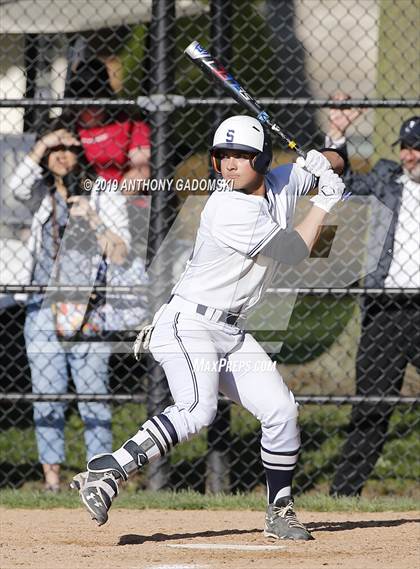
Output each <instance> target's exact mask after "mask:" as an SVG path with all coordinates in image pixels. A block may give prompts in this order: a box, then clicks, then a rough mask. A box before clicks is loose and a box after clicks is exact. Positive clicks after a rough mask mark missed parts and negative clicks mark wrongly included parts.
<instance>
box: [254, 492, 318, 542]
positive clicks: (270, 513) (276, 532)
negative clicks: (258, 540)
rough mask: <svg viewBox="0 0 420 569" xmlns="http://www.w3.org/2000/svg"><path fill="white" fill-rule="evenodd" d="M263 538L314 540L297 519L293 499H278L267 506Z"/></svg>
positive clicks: (287, 497)
mask: <svg viewBox="0 0 420 569" xmlns="http://www.w3.org/2000/svg"><path fill="white" fill-rule="evenodd" d="M264 535H265V537H274V538H275V539H296V540H297V539H302V540H306V541H308V540H310V539H314V538H313V537H312V535H311V534H310V533H309V531H308V530H307V529H306V528H305V526H304V525H303V524H302V523H301V522H300V521H299V520H298V519H297V516H296V513H295V510H294V508H293V498H292V497H291V496H286V497H285V498H280V499H279V500H277V502H276V503H275V504H269V505H268V507H267V513H266V515H265V529H264Z"/></svg>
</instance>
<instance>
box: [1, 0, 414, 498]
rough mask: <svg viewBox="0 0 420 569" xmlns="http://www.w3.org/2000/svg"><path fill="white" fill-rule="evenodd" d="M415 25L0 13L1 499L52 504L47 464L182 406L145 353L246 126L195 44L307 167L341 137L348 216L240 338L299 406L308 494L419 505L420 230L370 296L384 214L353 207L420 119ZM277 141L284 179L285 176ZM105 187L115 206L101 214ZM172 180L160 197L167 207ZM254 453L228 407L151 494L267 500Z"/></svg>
mask: <svg viewBox="0 0 420 569" xmlns="http://www.w3.org/2000/svg"><path fill="white" fill-rule="evenodd" d="M418 10H419V5H418V2H417V1H416V0H401V1H399V2H394V1H391V0H266V1H256V2H254V1H251V0H246V1H241V2H239V1H237V0H232V1H228V0H209V1H204V0H203V1H200V0H176V1H173V2H171V1H169V0H160V1H159V0H157V1H154V2H152V1H148V0H140V1H139V0H135V1H134V0H117V1H115V0H113V1H111V0H95V1H91V0H85V1H83V2H81V1H78V0H68V1H67V2H60V1H57V0H34V1H33V2H26V1H24V0H16V1H15V2H7V1H1V2H0V28H1V36H0V54H1V58H0V59H1V63H0V153H1V163H0V240H1V241H0V243H1V258H0V287H1V293H2V294H1V295H0V319H1V332H0V334H1V341H0V362H1V366H0V368H1V378H2V380H1V382H0V390H1V391H0V406H1V421H0V449H1V457H0V485H1V486H12V487H20V486H22V485H23V484H24V483H26V484H28V483H34V484H37V483H39V482H38V481H39V480H41V478H42V470H41V467H40V463H62V476H63V478H65V479H70V478H71V476H72V475H73V474H74V472H76V471H79V470H81V469H84V464H85V459H86V452H87V453H88V454H93V453H95V452H101V451H107V450H109V448H110V444H111V431H112V438H113V446H114V448H116V447H117V446H119V445H120V444H121V443H122V442H124V440H126V438H127V437H128V436H131V435H132V434H133V433H134V432H135V431H136V430H137V429H138V428H139V426H140V425H141V423H142V422H143V421H144V420H145V419H146V417H147V416H148V415H149V414H150V413H155V412H156V411H159V410H161V409H163V407H164V406H166V405H168V404H170V403H171V399H170V394H169V392H168V390H167V386H166V382H165V378H164V375H163V372H162V371H161V369H160V368H159V367H157V366H156V364H155V363H154V361H153V358H152V357H151V356H150V355H148V354H146V355H145V356H144V357H143V358H142V360H141V361H140V362H139V363H137V362H136V361H135V360H134V358H133V356H132V355H131V347H132V343H133V341H134V339H135V336H136V333H137V331H138V330H139V329H140V328H141V326H142V325H143V324H144V323H145V322H148V321H149V320H150V318H151V316H152V315H153V313H154V312H155V310H156V309H157V308H158V307H159V306H160V305H161V304H162V302H164V301H165V299H166V298H167V296H168V295H169V293H170V290H171V286H172V285H173V284H174V282H176V280H177V278H178V277H179V275H180V274H181V272H182V270H183V268H184V265H185V262H186V260H187V259H188V257H189V255H190V252H191V250H192V246H193V243H194V237H195V232H196V229H197V227H198V222H199V215H200V211H201V209H202V208H203V206H204V203H205V200H206V197H207V192H206V191H205V190H204V188H205V187H207V186H206V180H207V179H208V176H209V175H210V176H213V177H214V173H213V172H211V171H210V163H209V157H208V148H209V146H210V144H211V140H212V133H213V131H214V129H215V125H217V124H218V123H219V122H220V121H221V120H222V119H223V118H225V117H227V116H229V114H232V113H244V110H243V109H241V108H240V107H239V106H238V105H237V104H236V103H235V102H234V101H233V99H231V98H229V97H228V95H226V94H225V93H224V92H223V91H222V90H221V89H220V86H217V85H216V84H215V83H214V82H212V81H210V80H209V78H208V77H206V76H204V75H203V73H202V72H201V71H200V70H199V69H198V68H197V67H195V66H194V65H193V64H192V63H191V61H190V60H189V59H188V58H187V57H185V55H184V54H183V51H184V49H185V48H186V46H187V45H188V44H189V43H190V42H192V41H193V40H199V41H200V43H201V44H202V45H204V46H206V47H208V48H209V49H211V50H212V51H213V53H214V54H216V55H217V57H218V58H219V59H220V60H221V62H222V63H223V64H224V65H225V66H226V68H227V69H228V70H229V71H231V72H232V74H233V75H234V77H235V78H236V79H237V80H238V81H239V82H240V83H241V84H242V85H243V86H244V87H245V88H246V89H247V90H248V91H249V92H250V93H251V94H252V95H253V96H254V97H256V98H257V99H259V100H260V101H262V102H263V105H264V108H265V109H266V110H267V112H269V113H271V114H272V115H273V116H274V117H275V118H276V122H278V123H279V124H280V125H281V126H282V128H283V129H284V130H285V131H286V132H287V133H289V134H290V135H291V137H292V138H293V139H295V140H296V141H297V142H298V144H299V145H300V146H301V147H302V148H303V149H305V150H306V151H308V150H309V149H310V148H313V147H315V148H322V147H323V146H325V145H328V144H330V143H331V141H334V140H333V139H334V135H335V137H336V138H337V137H338V134H337V129H335V130H334V125H335V123H334V121H339V120H340V119H341V121H343V117H348V118H349V124H348V125H347V124H346V125H345V127H343V128H344V131H345V132H346V136H347V147H348V154H349V161H350V165H351V171H352V172H353V174H351V173H350V172H349V173H348V174H347V178H346V179H347V183H348V185H347V190H348V191H350V192H352V193H353V194H354V195H353V196H352V198H351V199H348V200H346V201H345V202H343V204H342V206H341V209H340V210H339V212H338V213H337V214H335V213H334V214H332V215H331V216H330V218H329V220H328V225H327V226H325V227H324V228H323V231H322V234H321V237H320V240H319V241H318V243H317V247H316V249H315V250H314V251H313V252H312V254H311V258H309V259H308V260H305V261H304V262H303V263H301V264H300V265H299V266H298V267H297V268H295V267H292V268H289V269H284V270H283V269H282V271H281V272H279V273H278V274H276V277H275V279H274V281H273V283H272V285H271V287H270V289H269V290H268V291H267V293H266V295H265V297H264V299H263V301H262V302H261V304H260V306H259V308H258V310H257V311H256V313H255V314H254V315H253V316H252V318H251V320H250V322H248V328H249V329H250V330H252V331H253V333H254V334H255V337H256V338H257V339H258V340H259V341H260V342H261V343H262V344H263V346H264V347H265V349H266V350H267V352H268V353H270V354H271V355H272V357H273V358H274V359H275V361H276V362H277V366H278V369H279V371H280V372H281V374H282V375H283V377H284V378H285V380H286V382H287V383H288V385H289V387H290V388H291V389H292V390H293V392H294V394H295V396H296V399H297V401H299V402H300V404H301V413H300V415H301V419H300V420H301V426H302V452H301V456H300V461H299V465H298V470H297V474H296V477H295V487H296V490H297V491H298V492H302V491H307V490H311V489H325V488H328V487H329V485H330V484H331V482H332V480H333V479H334V483H333V489H334V488H335V490H336V491H338V492H340V491H343V492H344V491H348V490H349V486H350V487H351V489H352V491H360V489H361V485H362V484H363V482H364V480H365V479H368V486H369V488H370V489H371V491H372V492H374V493H375V492H376V493H381V492H385V491H386V492H388V491H399V490H401V489H404V491H405V492H408V491H411V490H412V489H414V487H415V486H416V484H418V483H419V481H420V472H419V464H418V460H417V459H416V457H418V433H419V414H418V395H419V370H420V362H419V345H420V322H419V304H420V303H419V293H420V283H419V242H418V238H419V236H418V218H417V220H415V219H413V220H411V221H410V220H408V218H406V227H405V233H404V231H399V230H398V229H397V230H396V232H395V236H396V237H395V239H396V241H395V243H394V244H391V245H390V246H389V247H390V250H389V253H390V254H391V253H392V249H393V250H394V252H395V251H397V250H398V262H400V266H397V267H396V266H395V263H394V266H393V268H392V275H393V278H394V280H392V278H386V279H385V281H383V282H382V284H379V285H378V284H377V283H376V284H375V283H373V284H372V280H370V281H369V277H366V275H369V274H372V273H373V272H374V270H375V267H376V265H377V264H378V262H379V261H380V259H381V254H382V251H383V249H384V247H386V246H387V245H388V243H387V241H386V240H387V232H388V230H389V227H390V225H391V224H392V223H393V221H392V212H390V209H389V207H390V206H389V204H388V207H385V206H384V204H383V203H382V202H381V201H380V200H377V199H374V198H373V197H369V196H366V195H365V196H361V197H358V188H360V187H362V186H363V182H361V181H360V180H363V179H362V178H360V177H359V178H358V176H359V175H361V176H366V175H367V176H370V178H365V180H368V182H366V184H370V185H371V186H372V187H373V186H374V185H375V184H377V183H380V182H378V180H380V179H381V176H380V175H379V174H375V173H374V170H372V168H373V167H374V165H375V164H376V163H377V161H378V160H379V159H387V160H391V161H394V163H396V164H398V163H399V160H400V158H399V147H398V146H392V143H393V142H394V141H395V140H396V139H397V138H398V133H399V129H400V125H401V123H402V121H403V120H405V119H407V118H409V117H411V116H414V115H417V116H418V114H419V111H418V107H419V100H418V96H419V86H420V85H419V76H420V75H419V60H418V53H419V36H418V23H419V12H418ZM355 110H356V111H355ZM337 117H338V118H337ZM340 124H341V125H342V122H341V123H340ZM335 126H336V125H335ZM347 127H348V128H347ZM51 133H53V134H51ZM326 134H330V135H331V137H330V140H327V142H326V141H325V137H326ZM341 134H342V133H341ZM273 142H274V163H275V164H280V163H288V162H292V161H294V159H295V155H294V154H293V153H292V152H289V151H288V150H286V149H285V148H284V147H283V146H282V144H281V142H280V140H276V139H274V140H273ZM69 147H70V152H67V151H68V150H69ZM69 154H70V155H71V156H70V158H69ZM54 160H55V162H54ZM389 164H390V163H388V165H389ZM54 168H55V170H54ZM395 168H396V166H395ZM54 172H55V177H54ZM375 175H376V176H377V177H376V178H375ZM98 177H99V178H98ZM98 179H99V180H100V183H104V180H105V181H106V182H107V184H108V185H107V186H106V188H105V186H104V188H105V189H104V188H100V189H104V191H102V192H100V191H99V192H96V193H95V192H94V191H91V188H92V186H93V184H95V183H96V184H98ZM57 180H61V182H60V181H57ZM165 180H166V181H167V180H172V181H173V185H172V187H171V188H170V191H157V189H158V188H159V183H164V182H165ZM203 180H204V182H202V181H203ZM200 181H201V186H200V183H199V182H200ZM123 182H124V184H125V185H124V187H123ZM60 183H61V186H60ZM194 184H196V185H194ZM358 184H359V185H358ZM366 184H365V185H366ZM63 187H64V190H63ZM155 190H156V191H155ZM66 191H67V192H68V193H67V196H68V195H69V194H71V195H72V196H73V197H74V200H75V202H76V206H77V204H79V206H78V207H79V214H78V215H76V213H75V212H73V214H69V208H68V206H66V202H65V198H64V197H63V196H65V195H66ZM360 193H362V194H363V193H364V194H366V193H368V192H367V191H365V192H363V191H362V192H360ZM46 196H47V197H46ZM79 196H81V197H82V198H83V199H82V200H80V197H79ZM95 196H96V197H95ZM46 200H47V201H46ZM308 200H309V198H305V199H302V200H301V202H300V203H299V207H298V212H297V215H298V218H299V216H301V215H303V213H304V212H305V211H307V209H308V207H309V202H308ZM47 202H48V203H47ZM83 203H85V204H86V203H88V204H90V208H91V209H90V210H89V211H93V213H91V215H90V217H87V216H86V215H85V214H84V213H83ZM413 203H414V202H413ZM48 204H50V205H48ZM76 206H74V207H76ZM415 207H417V210H415ZM412 211H413V212H414V211H417V212H418V196H417V205H416V206H415V205H413V209H412ZM64 228H65V231H64ZM410 231H412V232H413V233H411V234H410ZM397 238H400V239H404V240H405V242H398V241H397ZM372 239H374V240H376V242H374V246H373V249H372V247H371V245H372ZM415 239H417V246H415V245H414V248H413V246H412V245H411V243H416V242H415ZM409 243H410V244H409ZM105 250H106V255H107V260H108V261H109V263H108V266H107V273H106V275H105V276H104V274H103V270H104V261H103V253H104V251H105ZM128 251H129V252H128ZM367 251H369V253H367ZM395 258H397V256H396V255H395ZM34 260H35V264H34V263H33V261H34ZM416 265H417V266H416ZM110 267H111V268H110ZM402 273H403V277H401V274H402ZM364 277H366V278H364ZM37 318H38V320H37ZM42 318H43V320H42ZM81 329H83V330H84V332H85V333H86V335H84V336H81V335H80V333H78V332H77V331H78V330H81ZM58 337H60V339H58ZM416 366H417V367H416ZM356 379H357V381H356ZM255 381H256V382H258V377H257V376H256V377H255ZM34 417H35V421H36V422H37V424H38V428H37V433H36V432H35V428H34ZM63 432H64V435H65V437H63ZM36 436H37V438H36ZM259 438H260V431H259V424H258V422H257V421H256V420H255V419H254V418H253V417H252V416H251V415H250V414H249V413H248V412H246V411H244V410H242V409H240V408H239V407H236V406H233V405H232V406H231V405H230V403H229V402H228V401H226V400H225V399H224V398H221V399H220V404H219V412H218V415H217V417H216V420H215V422H214V424H213V425H212V427H210V428H209V429H208V430H207V431H206V432H203V433H200V434H199V435H198V436H197V437H196V438H195V439H193V440H191V441H190V442H188V443H183V444H181V445H179V446H178V447H176V448H175V449H174V451H173V452H172V454H171V455H170V457H169V458H168V459H165V461H161V462H159V463H157V464H156V465H153V468H152V467H149V469H146V470H145V473H144V474H142V476H141V477H139V478H138V485H139V487H150V488H155V489H158V488H164V487H166V488H171V489H175V490H179V489H182V488H192V489H195V490H199V491H209V492H217V491H221V490H224V491H228V492H239V491H244V492H248V491H254V490H256V491H263V490H262V489H263V487H264V476H263V469H262V466H261V463H260V456H259V453H260V450H259ZM356 465H359V466H356Z"/></svg>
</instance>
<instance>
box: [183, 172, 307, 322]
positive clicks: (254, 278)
mask: <svg viewBox="0 0 420 569" xmlns="http://www.w3.org/2000/svg"><path fill="white" fill-rule="evenodd" d="M315 185H316V178H315V177H314V176H312V174H309V173H308V172H306V171H305V170H303V169H302V168H300V167H299V166H297V165H296V164H285V165H283V166H279V167H277V168H275V169H273V170H272V171H271V172H269V173H268V174H267V175H266V176H265V187H266V197H262V196H255V195H247V194H245V193H243V192H241V191H237V190H230V191H226V190H225V191H216V192H214V193H213V194H212V195H211V196H210V197H209V199H208V201H207V203H206V205H205V207H204V209H203V211H202V213H201V220H200V226H199V229H198V232H197V238H196V242H195V245H194V250H193V253H192V256H191V258H190V260H189V261H188V263H187V266H186V269H185V271H184V273H183V274H182V276H181V277H180V280H179V281H178V283H177V284H176V285H175V287H174V288H173V290H172V294H176V295H178V296H180V297H182V298H184V299H185V300H189V301H191V302H195V303H197V304H204V305H206V306H209V307H212V308H217V309H221V310H225V311H231V312H235V313H238V312H241V313H242V314H243V313H245V312H246V311H248V310H249V309H250V308H251V307H252V306H254V305H255V304H256V303H257V302H258V300H259V299H260V297H261V295H262V293H263V291H264V289H265V288H266V287H267V286H268V285H269V283H270V280H271V277H272V275H273V272H274V270H275V267H276V264H277V263H276V261H275V260H273V259H271V258H269V257H266V256H264V255H261V254H260V251H261V249H262V248H263V247H264V246H265V245H266V244H267V243H268V242H269V241H270V240H271V239H272V238H273V237H274V236H275V235H276V233H278V232H279V231H281V230H288V231H291V230H292V229H293V216H294V212H295V208H296V203H297V199H298V197H299V196H301V195H305V194H306V193H307V192H308V191H309V190H310V189H311V188H313V187H314V186H315Z"/></svg>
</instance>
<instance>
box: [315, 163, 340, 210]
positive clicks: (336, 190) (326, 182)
mask: <svg viewBox="0 0 420 569" xmlns="http://www.w3.org/2000/svg"><path fill="white" fill-rule="evenodd" d="M345 187H346V186H345V184H344V182H343V180H342V179H341V178H340V176H339V175H338V174H336V173H335V172H333V171H332V170H328V171H327V172H323V173H322V174H321V176H320V177H319V184H318V195H316V196H314V197H313V198H312V199H311V202H312V203H313V204H314V205H316V206H317V207H319V208H320V209H323V210H324V211H326V212H327V213H329V212H330V211H331V210H332V208H333V207H334V206H335V205H336V204H337V203H338V202H339V201H340V200H341V197H342V195H343V192H344V189H345Z"/></svg>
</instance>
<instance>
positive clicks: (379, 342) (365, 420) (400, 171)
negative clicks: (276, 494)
mask: <svg viewBox="0 0 420 569" xmlns="http://www.w3.org/2000/svg"><path fill="white" fill-rule="evenodd" d="M338 97H339V98H342V97H343V95H341V94H340V95H339V96H338ZM359 114H360V113H359V112H358V111H354V110H351V109H349V110H340V109H334V110H332V111H331V113H330V123H329V129H328V135H327V145H330V146H333V147H336V148H342V149H345V147H346V138H345V135H346V130H347V128H348V126H350V125H351V124H352V123H353V122H354V120H355V119H356V118H357V116H358V115H359ZM394 144H395V145H396V144H399V145H400V151H399V158H400V162H399V163H397V162H393V161H390V160H379V162H378V163H377V164H376V165H375V166H374V168H373V169H372V171H371V172H370V173H368V174H365V175H360V174H354V173H352V172H348V175H347V177H346V179H345V182H346V189H347V190H348V191H351V192H352V194H354V195H372V196H375V197H376V198H377V199H378V200H379V201H381V202H382V203H383V204H384V205H386V206H387V207H388V208H389V209H390V210H391V211H392V212H393V217H392V222H391V224H390V227H389V230H388V234H387V236H386V239H385V243H384V246H383V249H382V253H381V256H380V260H379V263H378V266H377V268H376V270H375V271H374V272H372V273H370V274H369V275H367V277H366V279H365V287H366V288H376V289H383V294H381V295H379V296H374V295H369V294H366V295H364V296H363V298H362V301H361V309H362V330H361V337H360V341H359V347H358V353H357V359H356V394H357V395H360V396H375V397H387V396H398V395H399V394H400V390H401V387H402V383H403V377H404V372H405V369H406V367H407V364H408V363H412V364H413V365H414V366H415V367H416V368H417V371H418V372H419V373H420V353H419V346H420V295H419V287H420V229H419V227H420V226H419V220H420V117H412V118H409V119H408V120H406V121H404V122H403V123H402V126H401V130H400V134H399V137H398V140H397V141H396V142H395V143H394ZM375 227H376V228H377V229H378V230H380V228H379V227H377V225H376V226H374V227H372V230H373V232H374V231H375ZM370 239H372V240H373V241H371V242H372V243H373V245H375V244H376V241H377V240H375V236H374V235H371V236H370ZM389 288H410V289H413V288H414V289H417V293H416V294H411V295H408V294H405V295H404V294H389V293H387V289H389ZM394 407H395V405H393V404H391V403H368V402H362V403H356V404H354V405H353V408H352V413H351V419H350V425H349V429H348V438H347V441H346V443H345V445H344V448H343V450H342V452H341V456H340V458H339V461H338V466H337V471H336V473H335V477H334V481H333V483H332V486H331V494H333V495H345V496H355V495H359V494H360V493H361V491H362V488H363V485H364V484H365V482H366V480H367V479H368V478H369V476H370V474H371V472H372V470H373V468H374V466H375V463H376V461H377V459H378V457H379V455H380V453H381V451H382V447H383V445H384V443H385V440H386V434H387V430H388V425H389V421H390V418H391V414H392V411H393V409H394Z"/></svg>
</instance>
